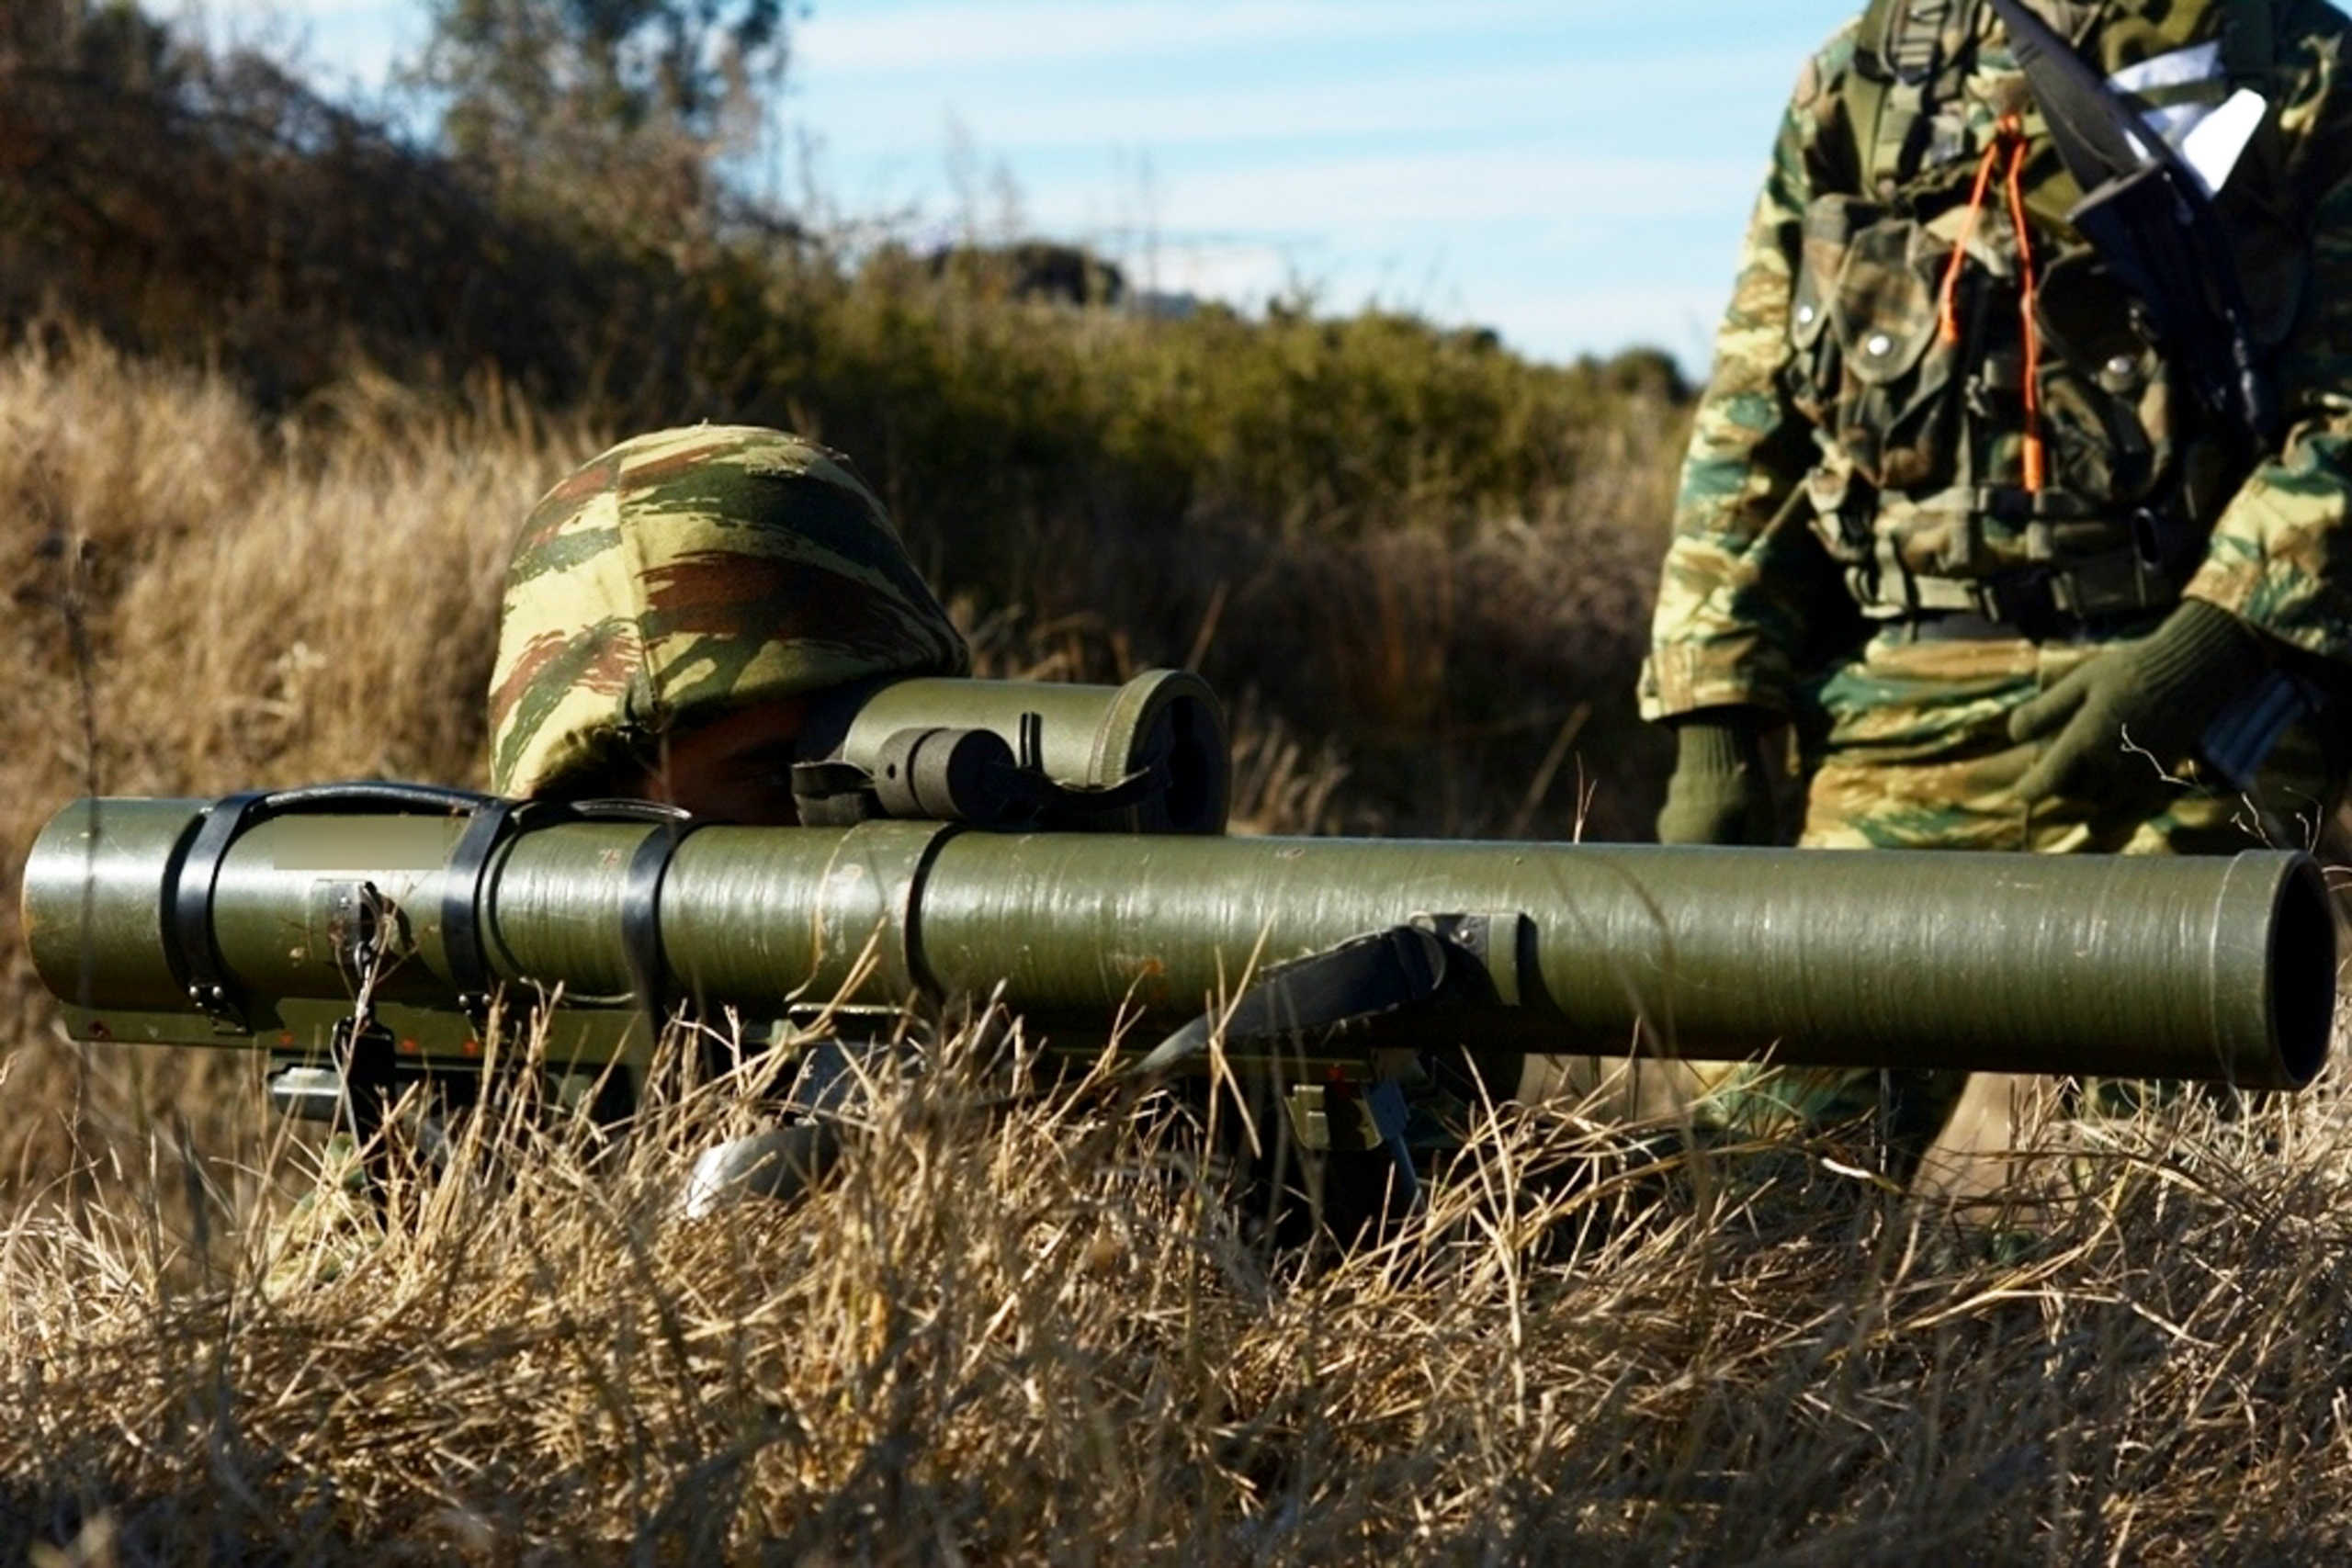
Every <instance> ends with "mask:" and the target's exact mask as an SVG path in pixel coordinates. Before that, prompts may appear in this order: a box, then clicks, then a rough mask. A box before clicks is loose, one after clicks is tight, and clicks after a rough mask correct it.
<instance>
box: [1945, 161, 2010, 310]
mask: <svg viewBox="0 0 2352 1568" xmlns="http://www.w3.org/2000/svg"><path fill="white" fill-rule="evenodd" d="M2008 134H2009V122H2008V121H2007V120H2003V121H2002V122H2001V134H2000V135H1999V136H1998V137H1996V139H1995V140H1994V142H1993V144H1992V145H1991V146H1990V147H1987V148H1985V156H1984V157H1983V158H1981V159H1979V160H1978V161H1977V164H1976V188H1975V189H1973V190H1972V191H1970V192H1969V193H1968V213H1967V215H1966V216H1965V217H1964V218H1962V220H1961V225H1960V238H1959V239H1958V240H1955V241H1954V242H1952V247H1951V262H1950V264H1948V265H1946V266H1945V267H1944V286H1943V289H1942V291H1941V293H1940V294H1939V296H1938V297H1937V300H1936V320H1937V323H1938V326H1939V330H1940V331H1941V333H1942V334H1943V340H1944V346H1945V347H1947V348H1952V347H1956V346H1958V344H1959V343H1960V269H1961V267H1962V265H1964V264H1965V263H1966V262H1967V260H1968V242H1969V241H1971V240H1973V239H1974V238H1976V220H1977V217H1978V215H1979V214H1981V213H1983V212H1984V210H1985V192H1986V191H1987V190H1988V189H1990V188H1991V187H1992V184H1993V169H1994V166H1995V165H1996V164H1999V163H2000V161H2001V144H2002V142H2003V141H2007V138H2008Z"/></svg>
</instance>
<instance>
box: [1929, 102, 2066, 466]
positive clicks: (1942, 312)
mask: <svg viewBox="0 0 2352 1568" xmlns="http://www.w3.org/2000/svg"><path fill="white" fill-rule="evenodd" d="M2005 148H2006V149H2007V152H2008V154H2009V168H2008V176H2007V179H2006V180H2005V181H2004V182H2003V183H2004V185H2005V186H2006V187H2007V192H2008V201H2009V222H2010V224H2011V226H2012V227H2014V228H2015V229H2016V231H2017V236H2018V327H2019V330H2020V332H2021V333H2022V335H2023V339H2024V347H2025V488H2026V490H2027V491H2028V492H2029V493H2030V494H2035V495H2039V494H2040V493H2041V489H2042V486H2043V483H2044V482H2045V479H2046V477H2047V462H2046V459H2045V456H2044V454H2043V451H2042V446H2041V325H2040V324H2039V322H2037V321H2036V320H2035V318H2034V306H2035V302H2036V298H2037V296H2036V292H2035V283H2034V276H2033V234H2032V231H2031V230H2030V229H2029V228H2028V227H2027V226H2026V212H2025V164H2026V153H2027V150H2028V143H2027V141H2026V137H2025V126H2024V123H2023V122H2022V121H2020V120H2019V119H2018V118H2017V117H2016V116H2014V115H2010V116H2005V117H2004V118H2002V120H2001V123H2000V126H1999V128H1998V130H1997V131H1996V134H1995V136H1994V138H1993V143H1992V145H1991V146H1989V147H1987V148H1985V156H1984V157H1983V158H1982V159H1981V160H1979V161H1978V163H1977V165H1976V183H1975V186H1973V188H1972V189H1971V190H1970V191H1969V193H1968V211H1967V213H1966V214H1965V215H1964V216H1963V217H1962V220H1961V227H1960V238H1959V239H1958V240H1957V241H1955V242H1954V243H1953V244H1952V248H1951V261H1950V262H1949V263H1947V264H1946V265H1945V267H1944V282H1943V288H1942V289H1941V290H1940V291H1939V294H1938V297H1937V300H1936V323H1937V331H1938V332H1939V334H1940V335H1941V336H1942V338H1943V342H1944V346H1946V347H1947V348H1951V347H1956V346H1958V344H1959V343H1960V274H1961V269H1962V267H1963V266H1964V265H1966V264H1967V261H1968V244H1969V242H1970V241H1971V240H1973V239H1974V238H1975V237H1976V224H1977V220H1978V219H1979V218H1980V217H1981V216H1982V215H1983V213H1984V211H1985V197H1986V196H1987V194H1988V193H1989V192H1990V191H1991V189H1992V186H1993V171H1994V170H1995V169H1996V168H1998V167H1999V166H2000V163H2001V152H2002V151H2003V149H2005Z"/></svg>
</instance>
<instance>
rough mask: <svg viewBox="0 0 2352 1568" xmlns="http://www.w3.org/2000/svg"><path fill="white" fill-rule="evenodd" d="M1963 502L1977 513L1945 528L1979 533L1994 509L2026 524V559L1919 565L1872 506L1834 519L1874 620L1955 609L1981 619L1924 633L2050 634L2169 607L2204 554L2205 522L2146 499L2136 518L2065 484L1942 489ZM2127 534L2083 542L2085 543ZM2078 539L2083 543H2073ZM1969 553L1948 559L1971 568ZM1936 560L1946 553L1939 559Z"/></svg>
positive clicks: (1924, 618) (1949, 615)
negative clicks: (2088, 500) (2099, 544)
mask: <svg viewBox="0 0 2352 1568" xmlns="http://www.w3.org/2000/svg"><path fill="white" fill-rule="evenodd" d="M1938 500H1939V501H1940V502H1947V503H1950V504H1954V505H1957V506H1962V507H1965V508H1966V509H1967V511H1968V512H1969V513H1970V519H1969V521H1967V522H1965V523H1962V525H1959V526H1958V527H1956V528H1954V529H1951V530H1950V531H1949V532H1948V534H1947V537H1948V538H1955V539H1959V540H1972V539H1973V538H1974V537H1976V536H1977V535H1978V533H1979V527H1978V526H1977V525H1976V521H1975V520H1976V519H1980V518H1997V519H1999V520H2001V521H2002V522H2004V523H2006V524H2007V525H2009V526H2010V527H2011V528H2014V529H2018V530H2019V531H2020V532H2021V533H2022V534H2023V536H2024V538H2025V540H2026V542H2027V548H2028V553H2029V555H2030V563H2029V564H2026V565H2024V566H2019V567H2013V568H2010V569H2008V570H1992V571H1976V572H1971V571H1967V570H1942V571H1938V570H1919V569H1918V568H1917V566H1916V565H1914V564H1913V561H1912V559H1910V558H1906V554H1905V540H1904V538H1903V536H1901V535H1899V534H1895V533H1893V532H1890V531H1888V530H1884V529H1880V528H1877V527H1875V526H1873V521H1872V519H1871V517H1870V516H1869V515H1867V514H1866V513H1865V514H1860V515H1854V514H1849V515H1846V516H1844V517H1841V518H1840V519H1839V520H1838V526H1837V530H1836V535H1837V537H1838V540H1839V542H1840V544H1841V545H1842V546H1843V547H1842V548H1833V552H1832V553H1833V554H1834V555H1835V556H1836V557H1837V558H1838V559H1839V560H1840V561H1841V562H1842V563H1843V564H1844V566H1845V568H1846V572H1845V577H1846V585H1847V589H1848V591H1849V592H1851V593H1852V594H1853V596H1854V602H1855V604H1857V605H1859V606H1860V609H1861V612H1862V614H1863V615H1865V616H1867V617H1869V618H1870V619H1871V620H1878V621H1904V622H1917V623H1920V624H1921V625H1922V626H1932V625H1933V624H1935V623H1940V622H1944V621H1946V620H1947V619H1950V620H1951V626H1953V627H1962V626H1965V625H1966V624H1967V623H1972V622H1973V623H1974V624H1975V625H1976V626H1978V627H1979V628H1981V629H1977V630H1973V631H1972V630H1964V629H1963V630H1954V631H1950V632H1947V633H1943V634H1939V633H1937V632H1935V631H1932V630H1931V631H1928V632H1927V633H1926V634H1924V635H1929V636H1935V635H1959V636H1969V637H2012V636H2013V637H2025V638H2028V639H2030V640H2032V641H2037V642H2039V641H2046V640H2050V639H2052V638H2062V637H2075V636H2079V635H2082V634H2084V633H2086V632H2098V631H2102V630H2107V629H2110V628H2113V627H2116V626H2122V625H2124V624H2127V623H2130V622H2133V621H2137V620H2144V619H2146V618H2147V617H2149V616H2151V615H2155V614H2159V613H2161V612H2164V611H2167V610H2170V609H2171V608H2172V607H2173V606H2174V605H2176V604H2178V603H2179V602H2180V596H2181V590H2182V589H2183V588H2184V587H2185V586H2186V585H2187V583H2188V578H2189V576H2190V574H2191V573H2192V572H2193V571H2194V570H2195V567H2196V563H2197V560H2198V559H2199V557H2200V555H2201V553H2202V551H2201V545H2202V540H2203V533H2202V530H2200V529H2199V528H2197V527H2196V526H2195V525H2192V524H2190V523H2188V522H2187V521H2186V520H2183V519H2178V518H2171V517H2166V516H2164V515H2161V514H2159V513H2154V512H2151V511H2147V510H2142V511H2139V512H2136V513H2133V514H2132V516H2131V519H2130V522H2129V525H2128V528H2119V527H2118V526H2117V525H2114V524H2113V523H2112V522H2110V521H2109V520H2108V519H2106V518H2105V517H2102V516H2100V515H2098V513H2097V512H2096V511H2095V509H2093V508H2091V507H2089V506H2087V505H2086V504H2084V503H2083V502H2082V501H2081V499H2080V498H2079V497H2075V496H2070V495H2068V494H2067V493H2065V492H2064V491H2045V492H2042V493H2041V494H2038V495H2029V494H2027V493H2025V492H2024V491H2015V490H1987V491H1973V492H1965V493H1954V494H1951V495H1948V496H1945V497H1939V498H1938ZM2119 534H2121V535H2124V536H2126V537H2127V538H2128V542H2127V543H2122V544H2110V545H2108V546H2107V547H2104V548H2083V547H2082V542H2083V541H2085V540H2086V539H2087V540H2091V541H2097V540H2102V539H2107V540H2111V539H2114V538H2116V537H2117V536H2118V535H2119ZM2067 543H2074V544H2075V546H2076V547H2075V548H2071V549H2070V548H2067V547H2065V545H2066V544H2067ZM1968 554H1969V552H1967V551H1966V550H1962V551H1960V552H1957V558H1951V566H1953V567H1956V568H1963V569H1964V568H1965V566H1966V565H1967V564H1968V562H1967V555H1968ZM1939 564H1940V563H1939Z"/></svg>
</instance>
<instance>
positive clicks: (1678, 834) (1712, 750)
mask: <svg viewBox="0 0 2352 1568" xmlns="http://www.w3.org/2000/svg"><path fill="white" fill-rule="evenodd" d="M1769 723H1770V718H1769V716H1767V715H1765V714H1763V713H1761V712H1758V711H1756V710H1753V709H1747V708H1707V709H1702V711H1700V712H1698V713H1695V714H1693V715H1691V716H1690V717H1688V718H1684V719H1679V720H1678V721H1676V723H1675V726H1674V738H1675V751H1676V754H1675V761H1674V777H1673V779H1672V780H1671V781H1669V782H1668V784H1667V786H1666V805H1665V807H1663V808H1662V809H1661V810H1660V811H1659V812H1658V814H1657V841H1658V842H1659V843H1661V844H1773V843H1778V842H1779V841H1780V823H1779V820H1778V818H1777V817H1776V815H1775V813H1774V810H1773V804H1772V777H1771V774H1770V772H1769V771H1768V770H1767V769H1766V768H1765V765H1764V748H1763V745H1762V736H1763V731H1764V728H1765V727H1766V725H1767V724H1769Z"/></svg>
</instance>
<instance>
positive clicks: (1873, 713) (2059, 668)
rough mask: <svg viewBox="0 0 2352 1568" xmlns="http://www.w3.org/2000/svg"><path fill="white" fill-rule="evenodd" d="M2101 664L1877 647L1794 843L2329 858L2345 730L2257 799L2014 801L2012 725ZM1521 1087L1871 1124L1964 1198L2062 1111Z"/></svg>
mask: <svg viewBox="0 0 2352 1568" xmlns="http://www.w3.org/2000/svg"><path fill="white" fill-rule="evenodd" d="M2100 651H2102V645H2100V644H2097V643H2088V642H2085V643H2041V644H2037V643H2032V642H2024V641H2009V640H2003V641H1996V640H1986V641H1949V642H1937V641H1922V640H1913V639H1912V638H1911V637H1909V635H1908V634H1907V632H1906V631H1905V630H1903V629H1900V628H1898V629H1895V630H1891V631H1888V632H1886V633H1883V634H1882V635H1881V636H1879V637H1877V638H1876V639H1874V640H1873V641H1871V643H1870V644H1869V645H1868V646H1867V647H1866V648H1864V649H1862V651H1861V652H1860V654H1859V655H1858V656H1856V657H1855V658H1854V659H1852V660H1849V662H1847V663H1846V664H1844V665H1843V666H1841V667H1840V668H1838V670H1836V671H1834V672H1833V673H1831V674H1830V675H1829V676H1828V677H1827V678H1826V680H1824V681H1822V682H1819V683H1818V685H1817V686H1815V688H1814V689H1813V690H1812V692H1811V693H1810V698H1811V705H1810V710H1809V711H1808V712H1807V713H1805V714H1804V716H1802V717H1801V718H1800V720H1799V723H1798V726H1797V730H1798V738H1799V747H1800V750H1801V753H1802V756H1801V761H1802V766H1803V775H1804V829H1803V831H1802V833H1801V835H1800V836H1799V838H1798V840H1797V842H1798V843H1799V844H1800V845H1801V846H1803V847H1807V848H1814V849H1826V850H1856V849H1915V850H1945V849H1954V850H2009V851H2031V852H2039V853H2045V854H2082V853H2093V854H2119V853H2120V854H2225V853H2231V852H2236V851H2239V850H2245V849H2253V848H2258V847H2262V846H2264V845H2272V846H2280V847H2292V848H2311V847H2313V846H2315V845H2316V844H2317V842H2318V840H2319V839H2320V837H2321V835H2322V834H2323V833H2324V831H2325V830H2326V829H2327V828H2328V825H2329V823H2330V821H2331V818H2332V816H2333V813H2334V810H2335V805H2336V803H2337V801H2338V799H2339V796H2340V794H2341V791H2342V787H2343V784H2344V770H2345V763H2346V758H2345V756H2344V754H2343V753H2344V750H2345V748H2346V739H2345V738H2344V731H2345V726H2344V725H2343V723H2342V721H2341V719H2340V717H2338V716H2335V715H2330V716H2327V717H2326V718H2323V719H2321V720H2318V721H2315V722H2307V723H2305V724H2303V725H2301V726H2299V727H2297V728H2293V729H2290V731H2289V732H2288V733H2287V735H2286V737H2285V738H2284V739H2282V740H2281V741H2280V743H2279V745H2278V748H2277V750H2275V751H2273V753H2272V754H2271V757H2270V759H2269V761H2268V762H2267V765H2266V766H2265V768H2264V770H2263V773H2262V775H2261V777H2260V778H2259V779H2257V780H2256V784H2255V787H2254V788H2253V789H2252V790H2250V791H2247V792H2245V793H2244V794H2239V793H2235V792H2231V791H2227V790H2222V789H2217V788H2213V787H2210V786H2208V785H2205V784H2200V783H2199V782H2198V781H2197V780H2195V779H2194V778H2189V779H2177V780H2171V781H2167V780H2166V779H2165V778H2164V777H2163V776H2162V775H2161V774H2160V773H2159V772H2158V770H2157V767H2156V764H2155V762H2154V760H2153V759H2152V760H2150V761H2149V789H2148V791H2147V792H2146V793H2145V794H2144V795H2139V794H2135V795H2133V796H2132V797H2131V798H2130V799H2126V800H2101V799H2087V798H2085V799H2064V798H2062V799H2055V800H2044V801H2041V802H2039V803H2037V804H2034V805H2031V806H2029V805H2027V804H2026V803H2024V802H2022V801H2020V800H2019V799H2018V797H2017V793H2016V785H2017V784H2018V781H2019V780H2020V779H2021V778H2023V777H2024V775H2025V773H2026V772H2027V770H2028V769H2030V767H2031V766H2032V765H2033V762H2034V761H2035V758H2036V757H2037V755H2038V754H2039V750H2040V748H2039V747H2038V746H2036V745H2024V746H2018V745H2014V744H2012V743H2011V742H2010V740H2009V738H2008V719H2009V715H2010V714H2011V713H2012V712H2013V711H2015V710H2016V709H2017V708H2018V706H2019V705H2022V704H2024V703H2025V702H2027V701H2029V700H2030V699H2031V698H2032V697H2034V696H2035V695H2036V694H2040V693H2041V692H2044V691H2047V690H2048V689H2049V688H2050V687H2051V686H2052V685H2053V684H2055V683H2056V682H2058V681H2060V680H2061V679H2063V678H2064V676H2065V675H2066V674H2067V673H2068V672H2069V671H2073V670H2075V669H2076V668H2078V667H2079V666H2080V665H2082V664H2083V663H2084V662H2085V661H2086V660H2090V659H2092V658H2095V657H2097V655H2098V653H2099V652H2100ZM2330 719H2333V720H2334V721H2335V722H2334V723H2333V724H2331V723H2330V722H2329V720H2330ZM1522 1088H1523V1089H1524V1090H1528V1091H1532V1092H1534V1093H1537V1094H1539V1095H1559V1094H1562V1093H1571V1094H1580V1095H1589V1096H1591V1097H1592V1098H1593V1101H1594V1103H1595V1105H1596V1107H1597V1108H1599V1109H1600V1110H1601V1111H1602V1112H1603V1113H1606V1114H1612V1115H1625V1116H1630V1117H1634V1118H1637V1119H1642V1120H1671V1119H1678V1118H1679V1119H1682V1120H1684V1121H1687V1122H1691V1123H1694V1124H1696V1125H1698V1126H1700V1127H1702V1128H1705V1129H1708V1130H1711V1131H1714V1132H1723V1133H1729V1134H1735V1135H1736V1134H1748V1133H1769V1132H1772V1131H1776V1130H1787V1129H1792V1128H1795V1129H1820V1128H1830V1127H1837V1126H1840V1125H1847V1126H1854V1127H1867V1128H1868V1129H1869V1130H1870V1133H1871V1139H1872V1142H1873V1143H1874V1145H1875V1153H1876V1156H1877V1160H1876V1164H1877V1166H1878V1168H1880V1169H1882V1170H1883V1171H1884V1172H1885V1174H1887V1175H1888V1176H1890V1177H1891V1178H1894V1179H1900V1180H1903V1181H1905V1182H1908V1183H1910V1184H1912V1185H1913V1186H1914V1187H1916V1188H1919V1189H1923V1190H1941V1191H1946V1192H1951V1193H1953V1194H1955V1195H1963V1196H1973V1195H1976V1194H1980V1193H1983V1192H1985V1191H1988V1190H1993V1189H1995V1188H1997V1187H1998V1186H1999V1184H2000V1182H2001V1179H2002V1178H2003V1175H2004V1172H2005V1169H2006V1167H2007V1154H2008V1152H2009V1151H2010V1150H2011V1149H2013V1148H2015V1147H2017V1146H2018V1144H2019V1141H2020V1139H2021V1137H2022V1136H2023V1135H2024V1134H2026V1133H2027V1131H2028V1130H2029V1129H2030V1127H2031V1126H2033V1125H2035V1124H2036V1123H2038V1122H2043V1121H2046V1120H2048V1119H2049V1118H2050V1117H2051V1116H2052V1115H2053V1114H2055V1110H2054V1107H2053V1101H2052V1092H2051V1086H2049V1085H2048V1084H2047V1083H2046V1082H2044V1081H2043V1080H2039V1079H2035V1078H2030V1077H2011V1076H2009V1075H2005V1074H1990V1073H1980V1074H1975V1075H1969V1074H1963V1073H1938V1072H1924V1071H1922V1072H1877V1071H1868V1070H1860V1071H1857V1070H1850V1069H1803V1068H1769V1067H1767V1068H1759V1067H1757V1066H1750V1065H1746V1064H1736V1063H1697V1062H1691V1063H1683V1062H1647V1063H1640V1064H1634V1065H1630V1066H1629V1065H1627V1064H1623V1063H1601V1062H1596V1061H1589V1060H1586V1059H1583V1058H1558V1057H1550V1058H1536V1059H1534V1060H1533V1061H1532V1063H1531V1066H1530V1070H1529V1073H1528V1077H1527V1079H1526V1081H1525V1083H1524V1084H1523V1086H1522Z"/></svg>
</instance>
